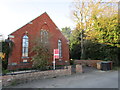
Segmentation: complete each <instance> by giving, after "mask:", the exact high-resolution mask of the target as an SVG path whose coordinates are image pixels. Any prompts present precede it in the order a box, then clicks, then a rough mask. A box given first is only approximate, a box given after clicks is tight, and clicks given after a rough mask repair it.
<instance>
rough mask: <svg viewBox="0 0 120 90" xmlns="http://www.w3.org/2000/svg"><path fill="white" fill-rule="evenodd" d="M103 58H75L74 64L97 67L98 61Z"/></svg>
mask: <svg viewBox="0 0 120 90" xmlns="http://www.w3.org/2000/svg"><path fill="white" fill-rule="evenodd" d="M101 61H102V60H75V61H74V64H81V65H88V66H91V67H95V68H97V63H98V62H101Z"/></svg>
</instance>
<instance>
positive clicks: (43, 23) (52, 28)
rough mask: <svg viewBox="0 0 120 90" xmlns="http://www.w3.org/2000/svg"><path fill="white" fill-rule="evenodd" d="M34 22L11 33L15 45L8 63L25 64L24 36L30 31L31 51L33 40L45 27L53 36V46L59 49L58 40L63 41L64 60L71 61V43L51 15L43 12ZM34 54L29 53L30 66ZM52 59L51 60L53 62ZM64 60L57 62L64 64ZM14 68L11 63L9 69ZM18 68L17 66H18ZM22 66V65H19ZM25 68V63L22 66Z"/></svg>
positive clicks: (51, 40)
mask: <svg viewBox="0 0 120 90" xmlns="http://www.w3.org/2000/svg"><path fill="white" fill-rule="evenodd" d="M31 22H32V24H26V25H25V26H23V27H21V28H20V29H18V30H17V31H15V32H13V33H12V34H10V35H14V38H13V39H12V40H13V42H14V47H13V51H12V54H11V55H10V58H9V60H8V64H11V63H14V62H15V63H17V64H18V65H19V66H21V65H23V64H24V63H21V62H23V59H22V37H23V36H24V35H25V34H26V31H27V32H28V34H27V35H28V37H29V51H30V50H31V48H32V47H33V41H34V39H35V38H37V37H40V30H41V29H45V30H47V31H48V32H49V33H50V35H51V37H50V40H49V41H50V43H51V45H50V46H51V48H52V50H53V49H57V48H58V40H59V39H60V40H61V41H62V58H61V59H62V60H63V62H65V61H67V62H68V63H69V45H68V44H67V39H66V38H65V37H64V36H63V34H62V33H61V32H60V30H59V29H58V28H57V26H56V25H55V24H54V22H53V21H52V20H51V19H50V17H49V16H48V15H47V13H44V14H42V15H41V16H39V17H37V18H36V19H34V20H32V21H31ZM31 56H32V54H30V53H29V58H28V59H27V60H28V62H29V64H28V63H27V64H28V67H32V62H31V61H30V60H31ZM52 60H53V59H51V60H50V62H51V63H52ZM63 62H61V63H60V62H59V63H58V62H57V64H64V63H63ZM10 68H12V67H11V65H8V69H10ZM16 68H17V66H16ZM19 68H20V67H19ZM22 68H24V65H23V66H22Z"/></svg>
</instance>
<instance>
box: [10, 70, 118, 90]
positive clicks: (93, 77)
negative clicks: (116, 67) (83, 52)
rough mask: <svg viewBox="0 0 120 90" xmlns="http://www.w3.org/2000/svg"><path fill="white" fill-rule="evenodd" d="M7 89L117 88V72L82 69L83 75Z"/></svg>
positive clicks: (32, 82) (51, 79)
mask: <svg viewBox="0 0 120 90" xmlns="http://www.w3.org/2000/svg"><path fill="white" fill-rule="evenodd" d="M8 88H118V71H113V70H110V71H101V70H96V69H88V68H84V73H79V74H72V75H68V76H61V77H55V78H49V79H41V80H36V81H31V82H28V83H23V84H19V85H15V86H9V87H8Z"/></svg>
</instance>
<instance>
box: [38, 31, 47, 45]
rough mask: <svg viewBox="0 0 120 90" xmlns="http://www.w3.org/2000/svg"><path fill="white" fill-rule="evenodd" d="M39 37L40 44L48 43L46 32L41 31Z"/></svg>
mask: <svg viewBox="0 0 120 90" xmlns="http://www.w3.org/2000/svg"><path fill="white" fill-rule="evenodd" d="M40 36H41V42H44V43H48V32H47V31H46V30H41V32H40Z"/></svg>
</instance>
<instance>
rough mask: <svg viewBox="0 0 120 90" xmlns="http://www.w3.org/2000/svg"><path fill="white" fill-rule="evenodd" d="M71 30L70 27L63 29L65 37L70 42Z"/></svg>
mask: <svg viewBox="0 0 120 90" xmlns="http://www.w3.org/2000/svg"><path fill="white" fill-rule="evenodd" d="M71 32H72V30H71V28H70V27H64V28H62V33H63V35H64V36H65V37H66V38H67V39H68V40H69V41H70V37H71Z"/></svg>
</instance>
